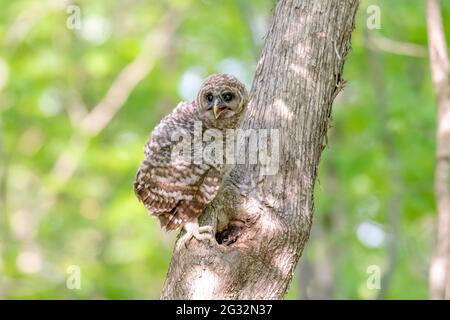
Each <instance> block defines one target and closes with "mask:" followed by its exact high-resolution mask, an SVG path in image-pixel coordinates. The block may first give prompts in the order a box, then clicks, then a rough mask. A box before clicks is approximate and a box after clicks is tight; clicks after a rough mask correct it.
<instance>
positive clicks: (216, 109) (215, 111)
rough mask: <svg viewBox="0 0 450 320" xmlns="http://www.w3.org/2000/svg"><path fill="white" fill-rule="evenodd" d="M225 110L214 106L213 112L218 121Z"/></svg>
mask: <svg viewBox="0 0 450 320" xmlns="http://www.w3.org/2000/svg"><path fill="white" fill-rule="evenodd" d="M223 110H224V109H223V108H221V107H219V106H218V105H214V108H213V112H214V117H215V118H216V119H218V118H219V117H220V114H221V113H222V112H223Z"/></svg>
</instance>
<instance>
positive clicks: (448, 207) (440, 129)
mask: <svg viewBox="0 0 450 320" xmlns="http://www.w3.org/2000/svg"><path fill="white" fill-rule="evenodd" d="M427 24H428V47H429V51H430V70H431V78H432V80H433V86H434V91H435V94H436V98H437V104H438V112H437V114H438V115H437V134H436V139H437V141H436V168H435V176H434V188H435V196H436V205H437V210H438V224H437V239H436V245H435V249H434V253H433V258H432V260H431V266H430V298H431V299H450V189H449V184H450V61H449V58H448V52H447V45H446V43H445V35H444V28H443V25H442V17H441V9H440V5H439V1H438V0H428V2H427Z"/></svg>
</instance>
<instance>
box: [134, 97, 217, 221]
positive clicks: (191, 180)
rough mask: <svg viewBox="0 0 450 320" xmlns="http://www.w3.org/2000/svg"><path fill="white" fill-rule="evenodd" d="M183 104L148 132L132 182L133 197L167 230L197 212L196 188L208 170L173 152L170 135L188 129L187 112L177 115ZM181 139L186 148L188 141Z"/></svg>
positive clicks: (200, 200) (200, 207)
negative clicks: (140, 160) (141, 160)
mask: <svg viewBox="0 0 450 320" xmlns="http://www.w3.org/2000/svg"><path fill="white" fill-rule="evenodd" d="M186 107H188V106H185V105H182V106H181V108H180V106H178V107H177V108H176V109H175V111H174V112H173V113H172V114H171V115H169V116H167V117H166V118H164V119H163V120H162V121H161V123H160V124H159V125H158V126H157V127H156V128H155V130H154V131H153V132H152V134H151V136H150V138H149V140H148V142H147V144H146V146H145V159H144V161H143V162H142V164H141V166H140V168H139V170H138V172H137V175H136V179H135V183H134V189H135V193H136V195H137V197H138V198H139V199H140V200H141V201H142V203H143V204H144V206H145V207H146V208H147V210H148V212H149V213H150V214H151V215H153V216H156V217H158V218H159V220H160V222H161V225H162V226H165V227H166V229H168V230H172V229H176V228H177V227H179V226H180V225H182V224H184V223H185V222H187V221H189V220H192V219H194V218H196V217H197V216H198V215H199V212H200V213H201V211H202V210H203V208H204V203H205V202H204V200H203V193H201V194H199V187H200V186H201V185H202V184H203V181H204V180H205V179H206V176H207V174H208V172H209V169H210V167H209V166H208V165H204V164H203V165H196V164H194V163H192V161H191V158H188V159H186V157H185V154H179V153H174V152H173V149H174V146H175V143H179V141H180V140H176V142H174V141H175V140H174V139H173V137H174V136H175V135H176V136H178V137H179V136H181V135H183V134H186V131H187V132H189V131H190V130H192V126H191V123H190V122H188V121H186V119H189V114H182V115H180V113H181V111H185V110H186V109H187V108H186ZM185 142H186V143H189V148H190V147H191V144H190V141H185ZM178 147H180V145H178ZM189 155H190V154H189ZM208 183H209V180H208ZM208 192H211V190H208Z"/></svg>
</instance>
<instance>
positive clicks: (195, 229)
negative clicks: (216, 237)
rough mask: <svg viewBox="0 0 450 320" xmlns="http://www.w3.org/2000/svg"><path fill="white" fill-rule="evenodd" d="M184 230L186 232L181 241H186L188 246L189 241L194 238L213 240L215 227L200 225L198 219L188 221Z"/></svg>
mask: <svg viewBox="0 0 450 320" xmlns="http://www.w3.org/2000/svg"><path fill="white" fill-rule="evenodd" d="M184 230H186V233H185V234H184V235H183V236H182V237H181V239H180V242H181V243H184V246H185V247H186V248H187V245H188V243H190V242H191V240H192V238H195V239H197V241H199V242H202V241H204V240H208V241H212V240H213V235H212V233H213V230H214V229H213V228H212V227H211V226H202V227H199V225H198V222H197V221H193V222H188V223H186V224H185V225H184Z"/></svg>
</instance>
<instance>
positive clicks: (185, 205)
mask: <svg viewBox="0 0 450 320" xmlns="http://www.w3.org/2000/svg"><path fill="white" fill-rule="evenodd" d="M203 169H205V171H204V174H203V175H202V176H201V177H200V179H199V180H198V183H197V184H196V186H197V187H196V188H195V190H196V192H195V194H194V195H193V197H192V199H191V200H182V201H180V202H179V203H178V204H177V206H176V207H175V208H174V210H173V211H172V212H171V213H170V215H163V216H159V217H158V218H159V219H160V221H161V224H162V225H165V226H166V229H167V230H174V229H176V228H178V226H179V225H182V224H184V223H186V222H188V221H191V220H193V219H195V218H197V217H199V216H200V215H201V214H202V212H203V210H204V209H205V207H206V206H207V205H208V204H209V203H210V202H211V201H212V200H213V199H214V198H215V197H216V195H217V193H218V191H219V189H220V185H221V173H220V171H218V170H216V169H215V168H213V167H210V166H208V165H203ZM198 170H199V169H196V171H198Z"/></svg>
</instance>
